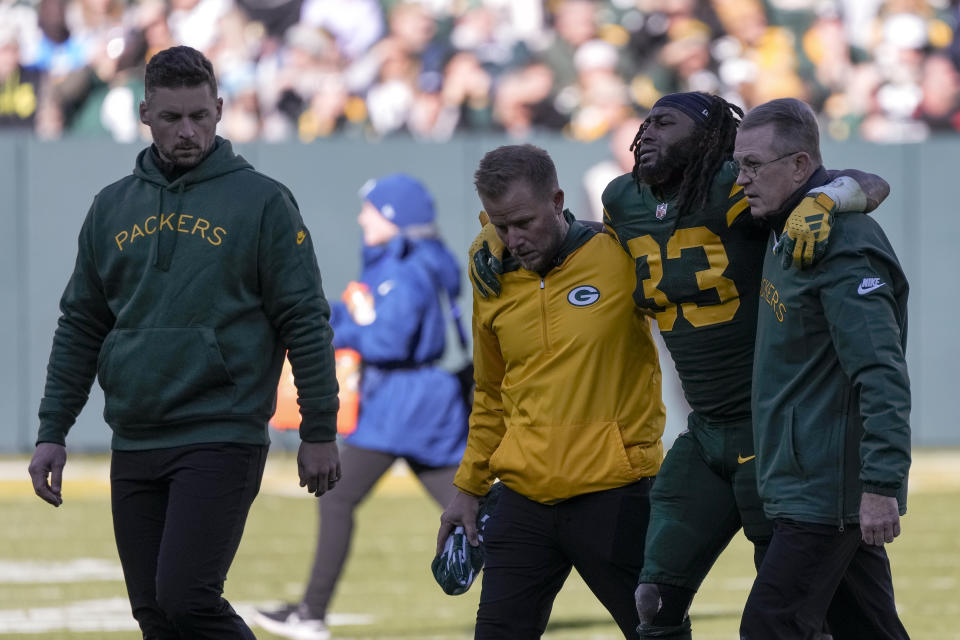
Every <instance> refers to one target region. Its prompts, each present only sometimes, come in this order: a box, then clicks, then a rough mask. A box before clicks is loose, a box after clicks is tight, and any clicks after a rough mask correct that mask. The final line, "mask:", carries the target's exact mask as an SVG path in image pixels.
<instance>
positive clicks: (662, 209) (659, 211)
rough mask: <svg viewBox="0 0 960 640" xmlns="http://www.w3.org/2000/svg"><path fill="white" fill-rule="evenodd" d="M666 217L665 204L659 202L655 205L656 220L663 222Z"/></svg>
mask: <svg viewBox="0 0 960 640" xmlns="http://www.w3.org/2000/svg"><path fill="white" fill-rule="evenodd" d="M666 215H667V203H666V202H661V203H660V204H658V205H657V220H663V218H664V217H665V216H666Z"/></svg>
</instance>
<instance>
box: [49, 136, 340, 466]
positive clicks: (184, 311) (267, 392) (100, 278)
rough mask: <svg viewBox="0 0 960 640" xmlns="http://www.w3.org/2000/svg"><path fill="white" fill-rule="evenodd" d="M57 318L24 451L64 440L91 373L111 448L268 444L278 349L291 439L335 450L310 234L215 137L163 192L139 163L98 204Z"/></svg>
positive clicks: (330, 368)
mask: <svg viewBox="0 0 960 640" xmlns="http://www.w3.org/2000/svg"><path fill="white" fill-rule="evenodd" d="M60 310H61V316H60V319H59V322H58V326H57V330H56V333H55V334H54V338H53V349H52V351H51V354H50V362H49V365H48V367H47V382H46V388H45V391H44V397H43V399H42V400H41V402H40V432H39V437H38V439H37V441H38V442H55V443H60V444H63V443H64V442H65V438H66V434H67V431H68V430H69V429H70V427H71V426H72V425H73V423H74V421H75V420H76V417H77V415H78V414H79V413H80V410H81V409H82V408H83V405H84V404H85V403H86V400H87V394H88V393H89V390H90V385H91V384H92V383H93V378H94V375H97V376H98V377H99V380H100V385H101V386H102V387H103V390H104V395H105V397H106V406H105V408H104V418H105V420H106V421H107V423H108V424H109V425H110V427H111V428H112V429H113V432H114V435H113V443H112V446H113V448H114V449H117V450H140V449H156V448H165V447H174V446H181V445H186V444H196V443H202V442H237V443H247V444H267V443H268V442H269V438H268V436H267V430H266V425H267V421H268V420H269V418H270V416H271V415H272V413H273V410H274V405H275V402H276V393H277V381H278V379H279V376H280V369H281V367H282V364H283V357H284V352H285V351H286V350H287V349H289V358H290V362H291V364H292V365H293V369H294V372H295V375H296V380H297V387H298V390H299V396H300V410H301V414H302V415H303V421H302V424H301V427H300V434H301V437H302V438H303V439H304V440H306V441H312V442H326V441H332V440H333V439H334V438H335V436H336V414H337V408H338V401H337V382H336V377H335V373H334V358H333V348H332V346H331V337H332V332H331V330H330V325H329V324H328V319H329V315H330V309H329V306H328V304H327V301H326V299H325V298H324V296H323V290H322V287H321V282H320V271H319V269H318V267H317V260H316V255H315V254H314V250H313V244H312V242H311V241H310V236H309V234H308V232H307V230H306V227H305V226H304V224H303V220H302V218H301V217H300V212H299V210H298V209H297V204H296V201H295V200H294V199H293V196H292V195H291V193H290V191H289V190H288V189H287V188H286V187H284V186H283V185H282V184H280V183H278V182H276V181H274V180H272V179H270V178H268V177H266V176H264V175H263V174H260V173H258V172H256V171H254V169H253V167H251V166H250V164H249V163H247V161H246V160H244V159H243V158H242V157H241V156H238V155H236V154H235V153H234V152H233V149H232V148H231V145H230V143H229V142H228V141H226V140H223V139H222V138H219V137H218V138H217V139H216V142H215V144H214V148H213V150H212V151H211V152H210V154H209V155H208V156H207V157H206V158H205V159H204V160H203V161H202V162H201V163H200V164H199V165H197V166H196V167H194V168H193V169H191V170H190V171H188V172H186V173H185V174H183V175H181V176H179V177H177V178H176V179H175V180H173V181H172V182H171V181H168V180H167V178H166V177H165V176H164V174H163V172H162V171H161V170H160V168H159V167H158V166H157V165H156V163H155V156H154V154H153V153H152V152H151V150H150V149H149V148H148V149H145V150H144V151H142V152H141V153H140V154H139V155H138V157H137V163H136V166H135V168H134V172H133V175H131V176H127V177H126V178H123V179H122V180H119V181H118V182H115V183H114V184H112V185H110V186H108V187H106V188H105V189H103V190H102V191H101V192H100V193H99V194H97V196H96V198H94V201H93V205H92V206H91V208H90V211H89V213H88V214H87V217H86V220H85V221H84V223H83V227H82V229H81V231H80V239H79V250H78V254H77V262H76V266H75V268H74V271H73V275H72V276H71V278H70V281H69V282H68V283H67V287H66V290H65V291H64V293H63V297H62V299H61V301H60Z"/></svg>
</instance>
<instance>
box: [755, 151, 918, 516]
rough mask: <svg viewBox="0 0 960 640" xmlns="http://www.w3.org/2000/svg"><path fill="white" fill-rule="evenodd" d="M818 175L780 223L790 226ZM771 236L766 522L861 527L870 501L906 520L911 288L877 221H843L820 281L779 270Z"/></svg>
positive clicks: (762, 441) (765, 314) (761, 342)
mask: <svg viewBox="0 0 960 640" xmlns="http://www.w3.org/2000/svg"><path fill="white" fill-rule="evenodd" d="M827 180H828V177H827V174H826V172H825V171H823V170H822V169H821V170H819V171H817V172H816V173H815V174H814V175H813V176H812V177H811V179H810V181H809V182H808V183H807V184H805V185H804V186H803V187H801V188H800V189H798V190H797V192H796V193H795V194H794V196H793V197H792V198H791V199H788V201H787V202H786V203H785V205H784V206H783V207H782V208H781V209H780V211H779V212H778V213H775V214H774V215H773V216H771V217H770V218H769V221H770V223H771V226H772V227H773V231H774V232H775V233H777V234H779V233H781V232H782V230H783V224H784V222H785V220H786V218H787V216H788V215H789V214H790V212H791V211H792V210H793V208H794V206H796V205H797V204H799V202H800V200H801V199H802V198H803V196H804V194H806V193H807V192H808V191H809V190H810V189H811V188H813V187H816V186H820V185H822V184H825V183H826V182H827ZM777 240H778V239H777V238H776V237H775V236H771V238H770V241H769V244H768V253H767V258H766V259H765V260H764V264H763V282H762V285H761V290H760V312H759V316H758V322H757V348H756V352H755V355H754V369H753V425H754V443H755V447H756V448H755V451H756V454H757V483H758V488H759V492H760V497H761V499H762V500H763V503H764V511H765V512H766V514H767V517H768V518H787V519H790V520H797V521H799V522H813V523H819V524H835V525H837V526H838V527H841V528H842V527H843V526H844V525H846V524H850V523H856V522H858V520H859V508H860V496H861V495H862V493H863V492H869V493H875V494H879V495H884V496H896V498H897V500H898V502H899V508H900V514H901V515H902V514H904V513H905V512H906V504H907V503H906V499H907V476H908V473H909V469H910V380H909V377H908V375H907V364H906V360H905V355H904V354H905V348H906V340H907V296H908V290H909V286H908V284H907V280H906V277H905V276H904V274H903V271H902V269H901V268H900V263H899V261H898V260H897V256H896V254H895V253H894V251H893V247H891V245H890V242H889V241H888V240H887V237H886V236H885V235H884V233H883V230H882V229H881V228H880V225H879V224H878V223H877V221H876V220H874V219H873V218H872V217H871V216H867V215H864V214H862V213H846V214H843V215H839V216H837V217H836V222H835V223H834V226H833V230H832V231H831V233H830V244H829V245H828V247H827V252H826V254H825V255H824V256H823V258H822V259H821V260H820V262H819V263H817V265H816V267H814V268H812V269H804V270H799V269H795V268H790V269H784V268H783V267H781V266H780V265H781V258H782V257H783V256H782V252H783V248H782V245H780V244H779V243H778V242H777Z"/></svg>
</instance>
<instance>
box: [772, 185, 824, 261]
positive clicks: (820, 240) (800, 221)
mask: <svg viewBox="0 0 960 640" xmlns="http://www.w3.org/2000/svg"><path fill="white" fill-rule="evenodd" d="M836 211H837V205H836V203H835V202H834V201H833V200H832V199H831V198H830V196H828V195H827V194H825V193H817V194H813V193H811V194H808V195H807V196H806V197H805V198H804V199H803V200H801V201H800V204H798V205H797V206H796V208H795V209H794V210H793V211H791V212H790V217H789V218H787V223H786V224H785V225H784V227H783V235H782V236H781V237H780V245H781V247H782V251H783V258H782V260H783V268H784V269H789V268H790V267H797V268H798V269H808V268H810V267H812V266H813V265H815V264H816V263H817V262H819V260H820V258H822V257H823V254H824V253H826V251H827V243H828V242H829V240H830V230H831V229H832V228H833V216H834V214H835V213H836Z"/></svg>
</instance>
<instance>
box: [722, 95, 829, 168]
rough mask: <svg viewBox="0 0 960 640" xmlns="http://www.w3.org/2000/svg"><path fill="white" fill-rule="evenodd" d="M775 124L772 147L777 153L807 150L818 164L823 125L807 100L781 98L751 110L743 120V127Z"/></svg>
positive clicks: (742, 128) (751, 127) (749, 127)
mask: <svg viewBox="0 0 960 640" xmlns="http://www.w3.org/2000/svg"><path fill="white" fill-rule="evenodd" d="M768 124H769V125H773V131H774V133H775V134H776V135H775V138H774V139H775V142H774V146H775V147H777V148H776V149H773V151H775V152H776V153H778V154H779V153H790V152H792V151H804V152H806V153H807V155H809V156H810V157H811V158H812V159H813V160H814V161H815V162H816V163H817V164H821V163H822V162H823V160H822V158H821V157H820V125H819V123H818V122H817V116H816V114H814V113H813V109H811V108H810V105H808V104H807V103H806V102H804V101H802V100H797V99H796V98H778V99H776V100H771V101H769V102H764V103H763V104H761V105H758V106H756V107H754V108H753V109H751V110H750V111H749V112H748V113H747V115H746V116H744V118H743V122H741V123H740V130H741V131H743V130H744V129H753V128H756V127H762V126H764V125H768Z"/></svg>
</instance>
